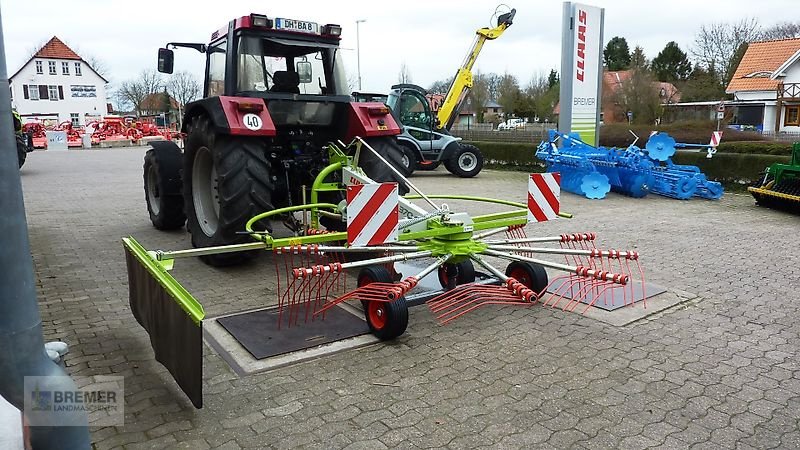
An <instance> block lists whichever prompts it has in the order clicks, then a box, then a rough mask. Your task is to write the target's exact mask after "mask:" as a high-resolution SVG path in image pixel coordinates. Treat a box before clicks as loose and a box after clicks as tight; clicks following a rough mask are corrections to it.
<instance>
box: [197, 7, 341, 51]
mask: <svg viewBox="0 0 800 450" xmlns="http://www.w3.org/2000/svg"><path fill="white" fill-rule="evenodd" d="M263 23H266V25H263ZM287 24H289V25H288V26H287ZM295 24H303V25H306V26H310V27H311V29H310V30H308V31H300V28H302V27H298V26H291V25H295ZM231 27H232V28H233V30H234V31H238V30H254V31H257V32H261V33H264V34H265V35H270V36H273V37H281V38H283V39H287V40H303V41H311V42H326V43H335V44H337V45H338V43H339V40H340V39H341V32H342V28H341V27H340V26H339V25H334V24H325V25H322V26H320V25H319V24H317V23H316V22H309V21H301V20H292V19H284V18H278V17H270V18H268V17H267V16H264V15H260V14H255V13H254V14H250V15H249V16H242V17H239V18H236V19H233V20H232V21H230V22H229V23H228V25H227V26H224V27H222V28H220V29H219V30H217V31H215V32H214V33H212V34H211V42H214V41H216V40H218V39H220V38H222V37H224V36H226V35H227V34H228V31H229V30H230V29H231Z"/></svg>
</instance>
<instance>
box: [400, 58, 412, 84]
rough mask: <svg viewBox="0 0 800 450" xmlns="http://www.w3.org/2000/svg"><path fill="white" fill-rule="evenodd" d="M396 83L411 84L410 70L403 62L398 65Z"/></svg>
mask: <svg viewBox="0 0 800 450" xmlns="http://www.w3.org/2000/svg"><path fill="white" fill-rule="evenodd" d="M397 81H398V82H399V83H401V84H403V83H411V70H409V69H408V66H407V65H406V63H405V62H403V63H402V64H400V73H399V74H397Z"/></svg>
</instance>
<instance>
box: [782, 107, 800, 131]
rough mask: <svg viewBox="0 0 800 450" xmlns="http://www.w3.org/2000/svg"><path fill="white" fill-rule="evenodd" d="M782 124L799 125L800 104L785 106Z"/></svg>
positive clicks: (786, 125)
mask: <svg viewBox="0 0 800 450" xmlns="http://www.w3.org/2000/svg"><path fill="white" fill-rule="evenodd" d="M783 126H785V127H788V126H795V127H800V105H796V106H787V107H786V115H785V116H783Z"/></svg>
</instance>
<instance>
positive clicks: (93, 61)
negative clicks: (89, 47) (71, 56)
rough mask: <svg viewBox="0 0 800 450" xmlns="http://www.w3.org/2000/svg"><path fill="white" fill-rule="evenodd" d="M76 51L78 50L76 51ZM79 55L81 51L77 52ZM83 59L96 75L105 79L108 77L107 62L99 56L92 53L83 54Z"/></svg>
mask: <svg viewBox="0 0 800 450" xmlns="http://www.w3.org/2000/svg"><path fill="white" fill-rule="evenodd" d="M76 53H78V52H76ZM78 54H79V55H80V54H81V53H78ZM84 55H85V56H84V57H83V61H84V62H85V63H86V64H88V65H89V67H91V68H92V70H94V71H95V72H97V74H98V75H100V76H101V77H103V78H105V79H106V80H109V79H110V73H111V70H110V69H109V68H108V64H106V62H105V61H104V60H102V59H100V58H98V57H97V56H95V55H92V54H84Z"/></svg>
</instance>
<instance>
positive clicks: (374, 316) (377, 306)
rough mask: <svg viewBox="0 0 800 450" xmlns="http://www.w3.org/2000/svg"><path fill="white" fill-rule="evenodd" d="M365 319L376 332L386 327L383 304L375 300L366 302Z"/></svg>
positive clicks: (384, 306)
mask: <svg viewBox="0 0 800 450" xmlns="http://www.w3.org/2000/svg"><path fill="white" fill-rule="evenodd" d="M367 317H368V318H369V323H371V324H372V326H373V327H374V328H375V329H376V330H382V329H383V327H384V326H386V304H385V302H379V301H376V300H372V301H370V302H368V303H367Z"/></svg>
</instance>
